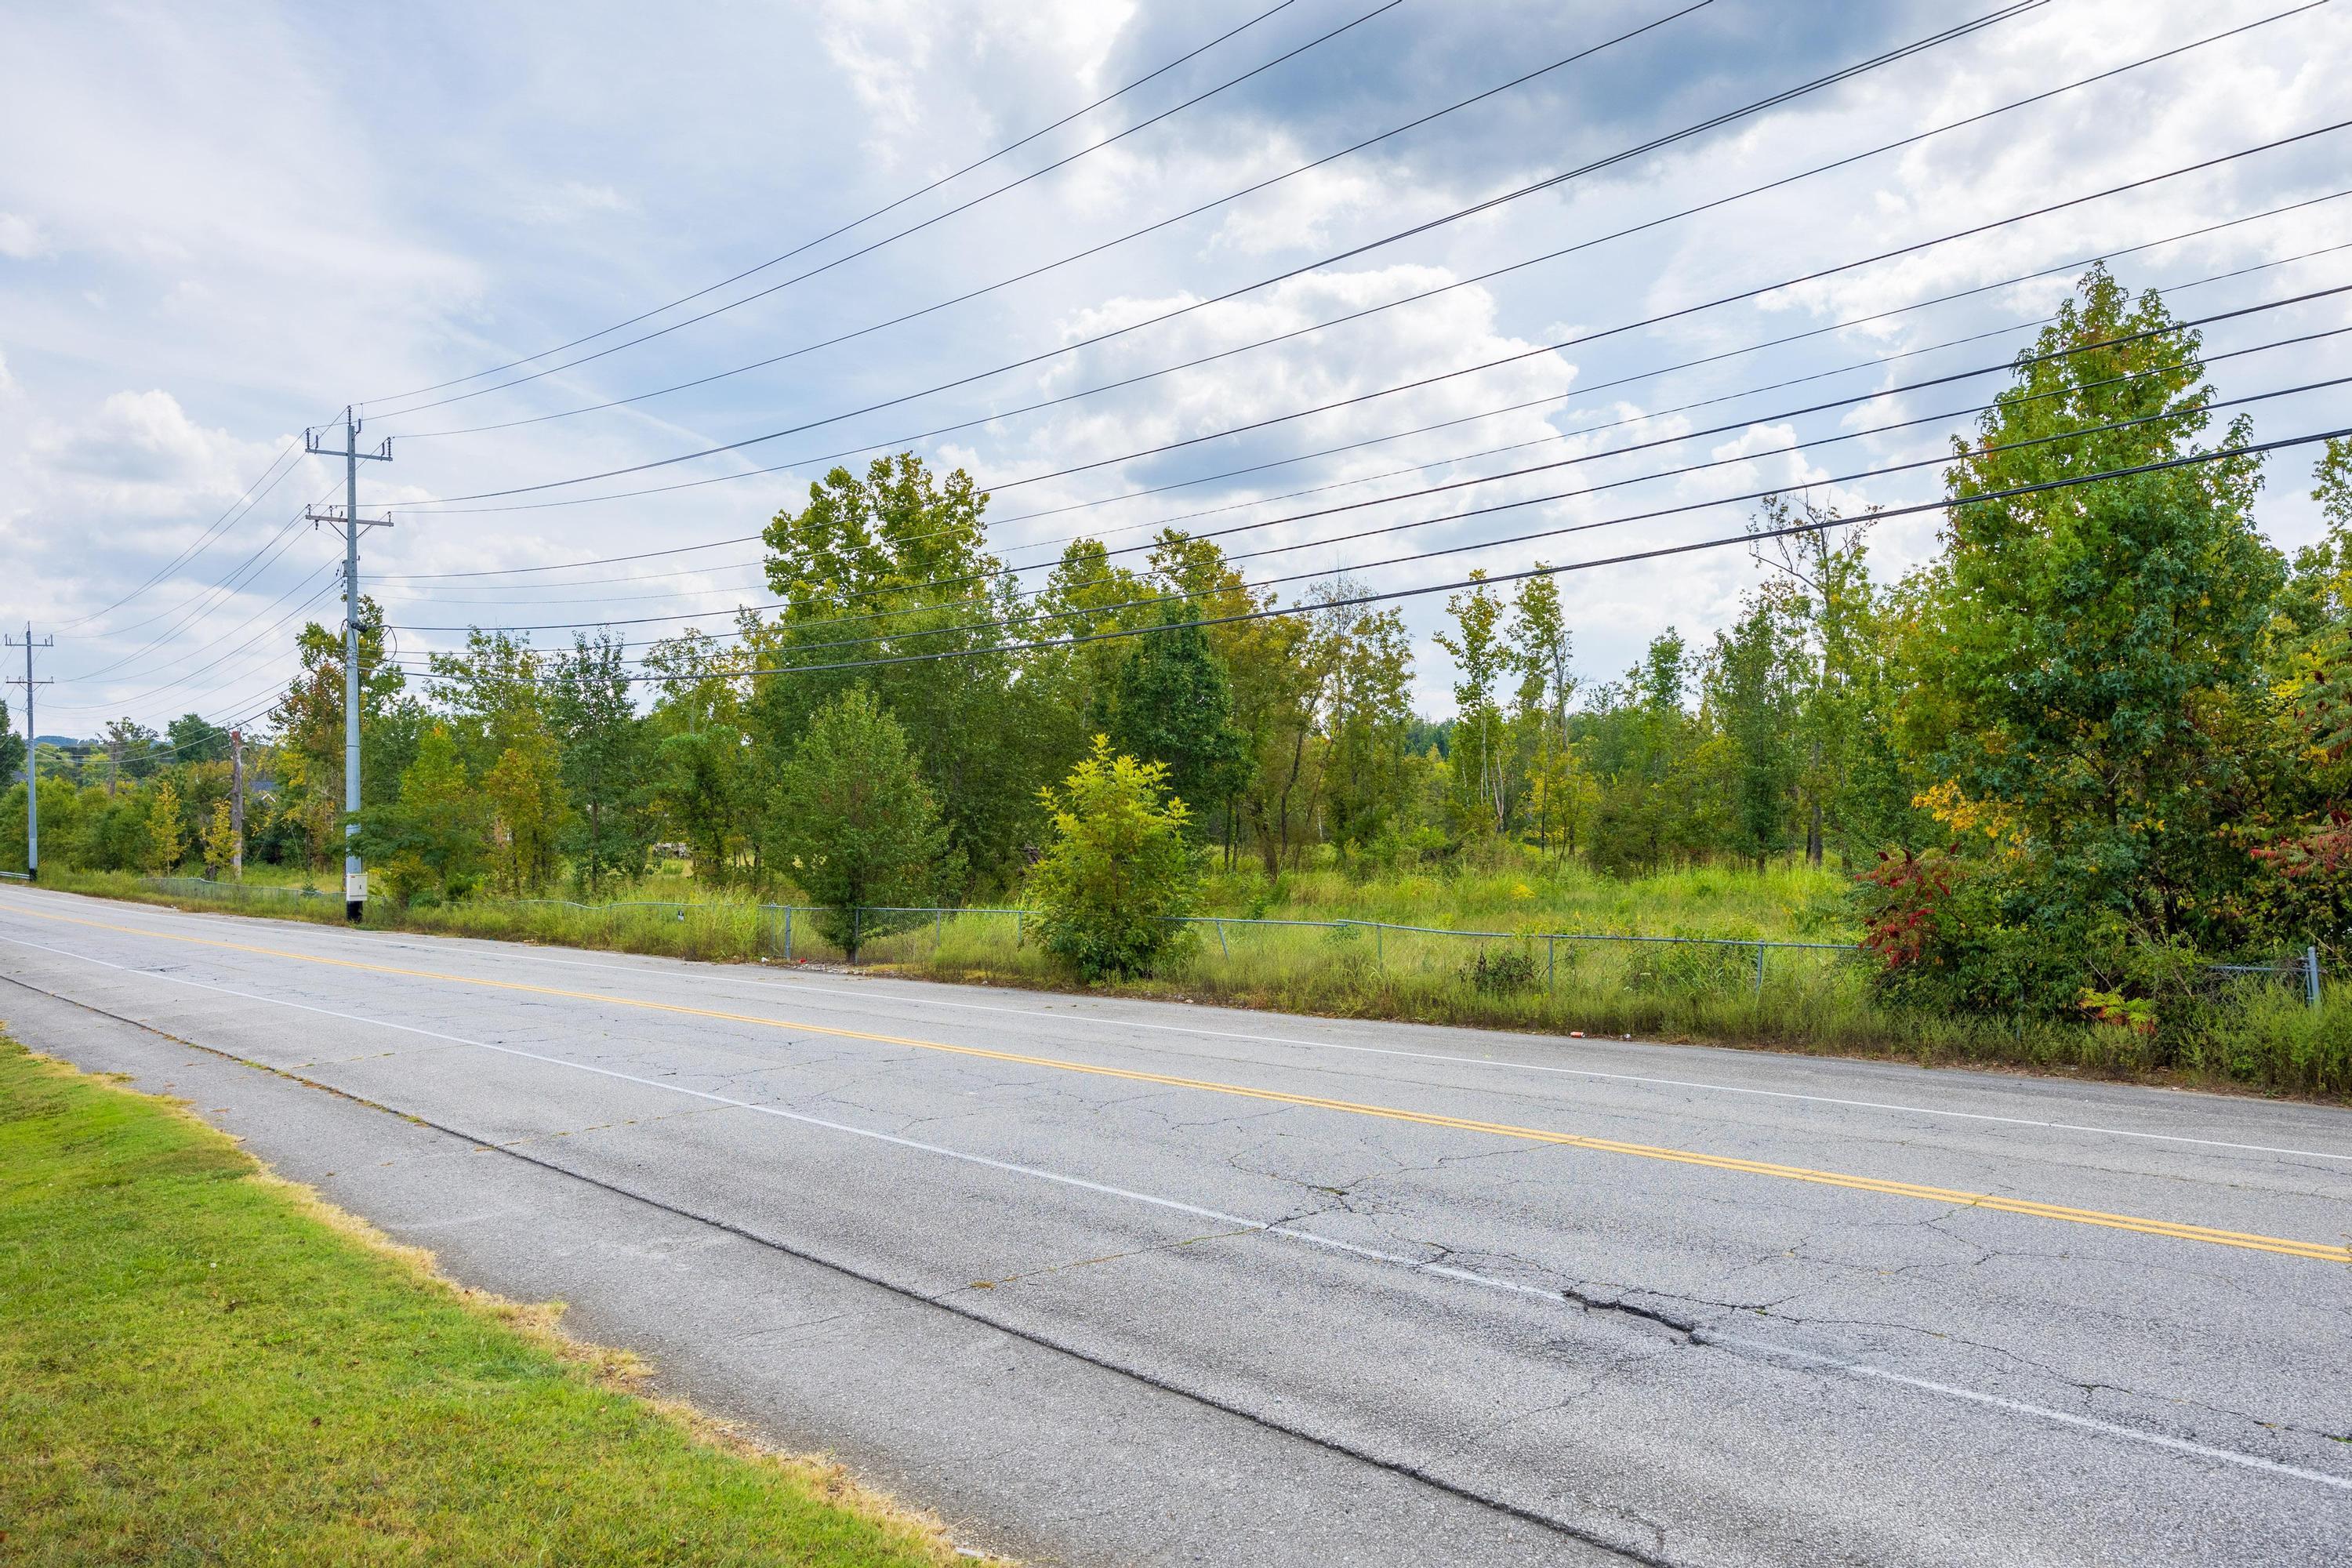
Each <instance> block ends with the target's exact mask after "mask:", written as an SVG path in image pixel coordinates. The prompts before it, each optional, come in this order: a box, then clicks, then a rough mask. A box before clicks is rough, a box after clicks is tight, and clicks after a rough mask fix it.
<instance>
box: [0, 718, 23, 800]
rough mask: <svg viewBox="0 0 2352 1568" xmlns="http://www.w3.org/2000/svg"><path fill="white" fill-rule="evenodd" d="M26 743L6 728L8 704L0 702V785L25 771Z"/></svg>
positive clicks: (14, 732)
mask: <svg viewBox="0 0 2352 1568" xmlns="http://www.w3.org/2000/svg"><path fill="white" fill-rule="evenodd" d="M25 747H26V742H24V741H22V740H20V739H18V738H17V735H16V731H14V730H11V729H10V728H8V704H7V703H6V702H5V701H0V784H7V783H8V782H9V781H10V780H12V779H14V778H16V775H17V774H19V773H23V772H24V771H25Z"/></svg>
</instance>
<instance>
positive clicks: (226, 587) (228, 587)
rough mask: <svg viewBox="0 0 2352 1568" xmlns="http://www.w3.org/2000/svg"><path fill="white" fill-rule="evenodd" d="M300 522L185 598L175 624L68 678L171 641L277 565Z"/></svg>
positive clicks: (109, 669)
mask: <svg viewBox="0 0 2352 1568" xmlns="http://www.w3.org/2000/svg"><path fill="white" fill-rule="evenodd" d="M301 526H302V519H301V518H300V517H299V515H298V516H296V517H293V518H291V519H289V520H288V521H286V522H285V523H283V524H281V525H280V526H279V528H278V531H277V532H276V533H274V534H271V535H270V536H269V537H268V539H266V540H264V541H262V542H261V544H260V545H259V546H258V547H257V549H256V550H255V551H254V552H253V553H252V554H251V555H248V556H247V557H246V559H245V560H244V561H243V562H241V563H238V565H237V566H236V568H235V570H233V571H232V572H231V573H230V574H229V575H228V576H227V577H226V578H224V579H222V580H221V581H220V582H219V583H218V584H215V585H214V586H213V587H211V588H209V589H206V590H205V592H203V593H201V594H198V595H195V596H194V598H191V599H189V600H188V601H186V602H185V604H184V605H182V606H181V608H183V609H185V610H186V611H187V613H186V614H185V615H184V616H181V617H180V619H179V620H177V621H176V622H174V623H173V625H171V626H166V627H165V628H164V629H163V631H161V632H159V633H157V634H156V635H155V636H154V637H152V638H150V639H149V640H148V641H146V642H145V643H143V644H142V645H141V646H140V647H136V648H134V649H132V650H131V652H129V653H127V654H124V655H122V656H121V658H116V659H114V660H113V661H111V662H110V663H107V664H101V665H100V666H98V667H97V668H94V669H84V670H79V671H77V672H76V673H74V674H72V675H70V676H68V677H67V678H66V679H68V681H70V682H71V683H73V684H75V685H80V684H82V683H84V682H86V681H90V680H95V679H99V678H100V676H104V675H110V674H112V673H113V672H114V671H116V670H118V669H121V668H122V667H123V666H124V665H127V664H135V663H137V662H138V661H139V660H141V659H142V658H146V657H147V656H148V655H149V654H151V653H153V652H154V651H155V650H156V649H158V648H160V647H163V645H164V644H166V643H168V642H169V641H171V640H172V638H173V637H175V636H177V635H178V634H179V633H180V632H182V631H183V630H184V629H185V628H186V627H187V626H189V625H191V624H192V623H193V622H194V621H195V620H196V619H197V618H198V617H199V616H204V615H205V614H206V613H207V612H208V611H210V610H212V609H214V608H215V607H216V606H217V605H221V604H225V603H226V602H227V601H228V599H229V598H231V597H232V596H234V595H236V594H238V593H240V592H242V591H244V589H245V588H246V587H247V585H248V584H249V583H250V582H251V581H254V580H257V579H258V578H259V577H260V575H261V574H262V573H264V572H267V571H268V569H269V568H270V567H271V566H274V565H276V564H277V563H278V560H279V559H280V558H281V557H283V556H284V554H285V553H286V552H287V551H288V550H290V549H291V548H292V547H293V544H294V542H295V540H297V539H298V538H299V537H300V534H299V530H300V528H301ZM265 557H266V559H265ZM248 570H250V571H251V572H252V578H250V579H247V582H239V581H238V579H239V578H243V577H245V575H246V574H247V571H248ZM198 600H207V601H209V602H208V603H204V604H198V603H197V601H198ZM191 606H193V607H191Z"/></svg>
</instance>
